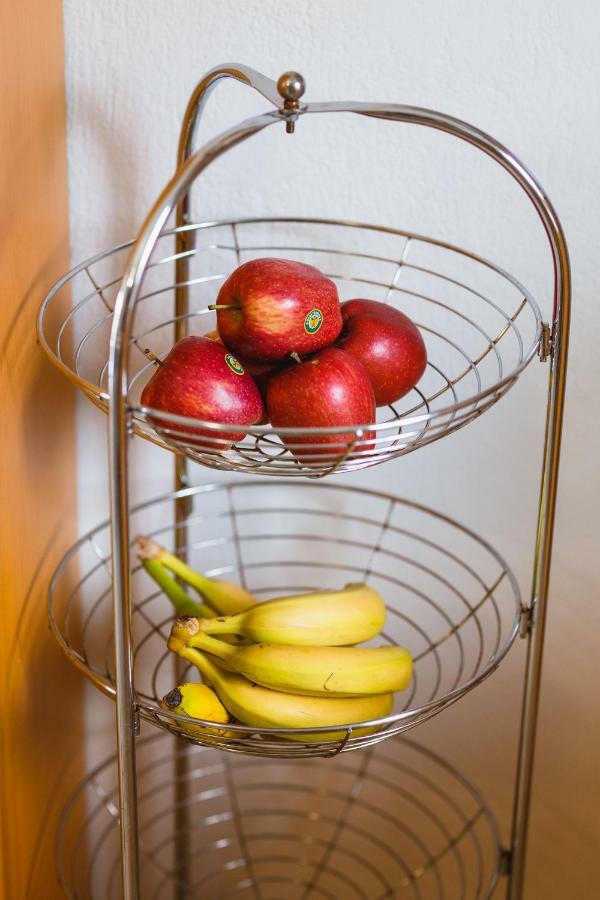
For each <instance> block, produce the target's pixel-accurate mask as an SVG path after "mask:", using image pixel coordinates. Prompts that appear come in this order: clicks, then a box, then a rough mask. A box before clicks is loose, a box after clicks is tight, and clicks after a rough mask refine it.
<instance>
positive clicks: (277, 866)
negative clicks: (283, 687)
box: [57, 735, 500, 900]
mask: <svg viewBox="0 0 600 900" xmlns="http://www.w3.org/2000/svg"><path fill="white" fill-rule="evenodd" d="M184 752H185V751H184V748H183V746H182V745H181V743H179V742H177V741H176V740H175V739H173V738H171V737H169V736H166V735H158V736H154V737H153V738H151V739H143V740H141V741H140V742H139V746H138V780H139V836H140V856H141V861H142V885H141V894H140V896H141V897H142V898H143V900H171V898H173V900H174V898H175V897H182V898H183V897H186V898H196V897H197V898H211V900H224V898H226V897H239V898H248V900H255V898H261V900H341V898H343V900H383V898H386V897H388V898H390V897H406V898H413V900H427V898H432V900H433V898H435V900H443V898H449V900H450V898H452V900H458V898H461V900H482V898H487V897H490V896H491V894H492V892H493V889H494V886H495V884H496V881H497V877H498V869H499V861H500V846H499V839H498V829H497V826H496V823H495V820H494V818H493V816H492V814H491V812H490V810H489V809H488V807H487V806H486V804H485V802H484V800H483V798H482V796H481V794H480V793H479V792H478V791H477V790H476V789H475V788H474V787H472V786H471V785H470V784H469V783H468V782H467V781H466V780H465V778H464V777H463V776H462V775H461V774H460V773H459V772H458V771H457V770H456V769H455V768H453V767H452V766H451V765H449V764H448V763H447V762H445V761H444V760H442V759H441V758H440V757H439V756H436V755H435V754H433V753H432V752H431V751H429V750H427V749H425V748H424V747H422V746H420V745H419V744H416V743H414V742H413V741H412V740H407V739H405V738H401V739H398V740H395V741H393V742H389V743H387V744H385V745H380V746H378V747H377V748H374V749H373V750H372V751H366V752H364V753H361V754H353V755H352V756H351V757H348V756H344V757H338V759H337V760H335V761H331V762H329V763H324V762H319V761H314V762H312V763H311V764H308V765H300V764H298V763H293V762H290V761H281V762H276V761H273V762H272V763H271V764H270V765H269V769H268V773H267V772H266V771H265V768H264V765H262V764H261V763H260V761H257V760H252V759H249V758H247V757H231V756H228V755H227V754H225V755H224V754H221V753H219V752H218V750H215V749H209V748H196V749H195V750H194V751H192V752H190V753H189V754H187V756H184ZM178 765H183V766H185V769H184V774H183V775H182V776H180V778H179V781H178V783H176V775H175V772H176V771H177V767H178ZM178 812H179V814H180V820H181V813H182V812H183V813H184V820H185V823H186V825H185V831H183V832H181V831H178V830H177V827H176V826H177V821H178V820H177V818H176V816H177V813H178ZM57 858H58V867H59V873H60V880H61V883H62V885H63V888H64V889H65V891H66V894H67V896H68V897H70V898H71V900H114V898H115V897H117V896H119V872H120V843H119V828H118V789H117V766H116V762H115V758H114V757H111V758H110V759H109V760H107V761H106V762H105V763H103V764H102V765H100V766H98V767H97V768H96V769H95V770H94V771H93V772H92V773H91V774H90V775H89V776H88V777H87V778H86V779H85V781H84V782H83V783H82V784H81V785H80V787H79V788H78V790H77V791H76V792H75V793H74V795H73V796H72V797H71V799H70V800H69V802H68V804H67V806H66V808H65V810H64V813H63V817H62V820H61V825H60V829H59V833H58V840H57Z"/></svg>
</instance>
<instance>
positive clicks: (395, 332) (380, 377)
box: [336, 300, 427, 406]
mask: <svg viewBox="0 0 600 900" xmlns="http://www.w3.org/2000/svg"><path fill="white" fill-rule="evenodd" d="M342 318H343V320H344V326H343V329H342V333H341V335H340V337H339V338H338V340H337V341H336V347H339V348H340V349H341V350H344V351H345V352H346V353H350V354H352V356H354V357H355V358H356V359H358V360H360V362H361V363H362V364H363V366H364V367H365V369H366V370H367V374H368V375H369V378H370V379H371V383H372V385H373V389H374V391H375V401H376V403H377V406H386V405H387V404H388V403H393V402H394V401H395V400H399V399H400V397H403V396H404V395H405V394H408V392H409V391H410V390H411V389H412V388H413V387H414V386H415V384H416V383H417V382H418V381H419V379H420V378H421V376H422V374H423V372H424V371H425V365H426V363H427V352H426V350H425V343H424V341H423V338H422V337H421V332H420V331H419V329H418V328H417V326H416V325H415V324H414V322H412V321H411V320H410V319H409V318H408V316H405V315H404V313H402V312H400V310H399V309H395V308H394V307H393V306H387V305H386V304H385V303H378V302H377V300H347V301H346V302H345V303H342Z"/></svg>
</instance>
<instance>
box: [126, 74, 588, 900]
mask: <svg viewBox="0 0 600 900" xmlns="http://www.w3.org/2000/svg"><path fill="white" fill-rule="evenodd" d="M222 78H233V79H235V80H237V81H241V82H243V83H244V84H247V85H248V86H250V87H252V88H254V89H255V90H256V91H258V92H259V93H260V94H262V95H263V96H264V97H265V98H266V99H267V100H268V101H269V102H270V103H271V104H272V105H273V107H274V109H273V110H272V111H270V112H267V113H264V114H262V115H260V116H256V117H253V118H251V119H247V120H246V121H244V122H242V123H241V124H239V125H236V126H234V127H233V128H231V129H229V130H228V131H226V132H224V133H223V134H221V135H219V136H218V137H217V138H215V139H213V140H212V141H210V142H209V143H208V144H206V145H205V146H204V147H203V148H202V149H200V150H199V151H197V152H195V153H193V152H192V145H193V143H194V138H195V136H196V132H197V128H198V123H199V120H200V116H201V113H202V110H203V108H204V105H205V103H206V100H207V98H208V96H209V94H210V92H211V90H212V89H213V88H214V87H215V85H216V83H217V81H219V80H220V79H222ZM303 91H304V85H303V81H302V78H301V77H300V76H298V75H297V74H296V73H286V74H285V75H283V76H282V77H281V78H280V79H279V81H278V83H277V84H276V83H275V82H274V81H271V80H270V79H268V78H266V77H265V76H264V75H261V74H260V73H258V72H256V71H254V70H253V69H250V68H248V67H245V66H239V65H227V66H223V67H218V68H216V69H213V70H212V71H210V72H209V73H208V74H207V75H206V76H205V77H204V78H203V79H202V81H201V82H200V83H199V84H198V86H197V88H196V90H195V91H194V93H193V95H192V97H191V99H190V102H189V105H188V108H187V110H186V114H185V117H184V121H183V127H182V130H181V138H180V142H179V152H178V160H177V162H178V166H177V171H176V173H175V175H174V177H173V179H172V180H171V181H170V182H169V184H168V185H167V187H166V188H165V190H164V191H163V193H162V194H161V195H160V197H159V198H158V200H157V201H156V203H155V205H154V207H153V209H152V211H151V212H150V214H149V216H148V218H147V219H146V221H145V223H144V225H143V226H142V229H141V230H140V233H139V236H138V239H137V241H136V243H135V244H134V246H133V248H132V251H131V254H130V257H129V260H128V264H127V268H126V271H125V275H124V277H123V281H122V284H121V288H120V291H119V294H118V298H117V303H116V306H115V310H114V320H113V328H112V333H111V340H110V361H109V379H108V380H109V394H110V401H109V450H110V499H111V513H112V558H113V585H114V620H115V657H116V681H117V688H118V690H117V748H118V752H117V759H118V769H119V792H120V808H121V842H122V879H123V896H124V898H125V900H136V898H138V897H139V859H138V846H137V805H136V772H135V737H136V734H137V732H138V730H139V725H138V714H137V709H136V702H135V693H134V688H133V668H132V635H131V604H130V592H129V572H130V558H129V497H128V465H129V464H128V453H127V440H128V435H129V432H130V426H131V423H130V418H129V413H128V408H127V389H128V384H127V362H128V350H129V339H130V336H131V327H132V313H133V309H134V306H135V303H136V299H137V297H138V293H139V289H140V286H141V283H142V279H143V276H144V271H145V268H146V265H147V263H148V261H149V259H150V256H151V254H152V251H153V249H154V246H155V244H156V241H157V240H158V238H159V236H160V234H161V231H162V229H163V227H164V225H165V223H166V222H167V220H168V218H169V216H170V215H171V213H172V212H173V211H174V210H177V224H178V225H185V224H187V223H188V221H189V199H188V196H189V194H188V192H189V189H190V187H191V185H192V184H193V182H194V181H195V179H196V178H197V177H198V176H199V175H200V173H201V172H202V171H203V170H204V169H206V168H207V167H208V166H209V165H210V164H211V163H212V162H213V161H214V160H215V159H217V158H218V157H219V156H220V155H222V154H223V153H225V152H226V151H227V150H228V149H229V148H230V147H233V146H235V145H236V144H239V143H242V142H243V141H245V140H247V139H248V138H249V137H250V136H252V135H254V134H256V133H258V132H259V131H262V130H263V129H264V128H266V127H267V126H270V125H274V124H276V123H284V124H285V126H286V130H287V131H288V132H290V133H291V132H293V130H294V126H295V123H296V121H297V120H298V118H299V117H301V116H304V115H308V114H312V113H337V112H346V113H355V114H358V115H362V116H369V117H374V118H379V119H387V120H391V121H395V122H405V123H412V124H416V125H422V126H425V127H428V128H435V129H438V130H440V131H444V132H446V133H448V134H451V135H454V136H455V137H457V138H460V139H461V140H464V141H467V142H468V143H470V144H472V145H473V146H475V147H476V148H477V149H478V150H481V151H482V152H483V153H486V154H487V155H488V156H490V157H491V158H492V159H493V160H495V161H496V162H497V163H498V164H499V165H501V166H502V167H503V168H504V169H506V170H507V172H508V173H509V174H510V175H511V176H512V177H513V178H514V179H515V180H516V181H517V183H518V184H519V185H520V186H521V188H522V189H523V191H524V192H525V193H526V195H527V196H528V197H529V199H530V201H531V202H532V204H533V206H534V208H535V209H536V211H537V213H538V215H539V217H540V219H541V221H542V224H543V226H544V228H545V231H546V234H547V236H548V240H549V243H550V249H551V252H552V258H553V264H554V274H555V289H554V310H553V317H552V326H551V329H544V331H543V334H542V346H541V357H542V359H548V360H549V389H548V404H547V420H546V435H545V447H544V457H543V466H542V478H541V489H540V498H539V511H538V527H537V539H536V545H535V560H534V567H533V582H532V589H531V599H530V602H529V605H528V606H527V607H526V608H525V609H524V610H523V622H524V627H523V637H524V638H525V639H526V640H527V670H526V676H525V683H524V693H523V706H522V715H521V734H520V741H519V755H518V766H517V773H516V788H515V796H514V812H513V823H512V837H511V847H510V850H509V851H508V857H507V874H508V891H507V896H508V898H509V900H518V898H521V897H522V894H523V881H524V870H525V856H526V840H527V826H528V817H529V808H530V800H531V783H532V772H533V763H534V751H535V735H536V725H537V714H538V706H539V693H540V680H541V670H542V654H543V642H544V628H545V621H546V610H547V601H548V585H549V577H550V563H551V551H552V538H553V530H554V516H555V506H556V494H557V482H558V465H559V454H560V442H561V430H562V419H563V407H564V395H565V375H566V365H567V347H568V334H569V314H570V296H571V289H570V274H569V259H568V253H567V247H566V243H565V238H564V235H563V231H562V228H561V225H560V222H559V220H558V217H557V215H556V213H555V211H554V209H553V207H552V204H551V203H550V201H549V199H548V197H547V196H546V194H545V193H544V191H543V189H542V187H541V186H540V185H539V183H538V182H537V181H536V179H535V178H534V177H533V175H532V174H531V173H530V172H529V171H528V170H527V169H526V168H525V166H524V165H523V164H522V163H520V162H519V160H518V159H517V158H516V157H515V156H513V154H512V153H510V152H509V150H507V149H506V148H505V147H503V146H502V145H501V144H499V143H498V142H497V141H495V140H494V139H493V138H491V137H490V136H489V135H487V134H485V133H484V132H482V131H479V130H478V129H477V128H474V127H473V126H471V125H469V124H467V123H465V122H462V121H460V120H458V119H455V118H451V117H449V116H445V115H443V114H441V113H438V112H434V111H431V110H427V109H421V108H417V107H411V106H404V105H397V104H386V103H384V104H381V103H346V102H339V103H311V104H307V105H304V104H302V103H301V99H300V98H301V97H302V94H303ZM188 240H190V238H189V237H188V233H187V232H185V231H184V232H180V233H178V235H177V250H178V252H181V251H184V250H185V249H187V247H188V243H187V242H188ZM176 265H177V270H176V271H177V284H178V285H179V287H178V288H177V294H176V307H177V309H176V315H178V316H180V315H183V314H184V313H185V312H186V310H187V288H186V287H185V283H186V281H187V273H188V260H187V258H186V257H185V256H183V257H180V258H178V259H177V263H176ZM184 333H185V319H182V318H180V319H178V320H177V326H176V335H175V336H176V338H177V339H179V338H180V337H182V336H183V334H184ZM185 483H186V463H185V460H184V459H183V458H178V459H177V463H176V477H175V486H176V488H179V487H181V486H182V485H184V484H185ZM184 502H185V501H179V502H178V504H177V507H176V517H177V520H178V521H179V522H181V521H182V520H183V519H184V518H185V512H186V510H185V508H184V506H183V503H184Z"/></svg>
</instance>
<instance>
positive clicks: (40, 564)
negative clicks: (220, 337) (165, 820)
mask: <svg viewBox="0 0 600 900" xmlns="http://www.w3.org/2000/svg"><path fill="white" fill-rule="evenodd" d="M0 83H2V85H3V89H2V115H1V116H0V148H2V149H1V151H0V197H1V198H2V205H1V206H0V341H1V350H0V383H1V396H2V401H3V402H2V435H1V437H0V448H1V450H0V454H1V465H0V503H1V508H0V573H1V576H2V581H1V585H2V587H1V602H2V642H1V649H0V685H1V687H0V698H1V700H0V702H1V709H0V716H1V722H2V727H1V729H0V803H1V806H0V817H1V819H2V827H1V829H0V830H1V832H2V851H1V853H0V869H1V873H0V874H1V877H0V896H1V897H2V898H3V900H17V898H32V900H35V898H40V900H41V898H44V900H54V898H59V897H62V896H63V894H62V891H61V890H60V888H59V886H58V883H57V878H56V874H55V872H56V869H55V864H54V828H55V825H56V816H57V812H58V810H59V809H60V806H61V804H62V801H63V799H64V796H65V792H66V790H67V789H68V788H69V787H72V785H73V782H74V781H75V780H77V779H79V778H80V777H81V774H82V770H81V755H80V748H81V717H82V709H81V702H82V697H83V691H82V684H81V679H80V677H79V676H78V675H77V673H76V672H75V671H74V670H73V669H72V667H71V666H70V665H69V663H68V662H67V661H66V660H65V659H64V658H63V656H62V654H61V653H60V651H59V650H58V648H57V646H56V645H55V643H54V641H53V639H52V638H51V636H50V632H49V630H48V625H47V618H46V590H47V585H48V580H49V577H50V575H51V573H52V569H53V567H54V566H55V564H56V562H57V560H58V559H59V557H60V555H61V553H62V551H63V550H64V549H66V547H67V545H68V543H70V542H72V540H73V537H74V534H75V486H74V475H75V452H74V451H75V440H74V396H73V389H72V388H71V387H70V385H69V384H68V383H67V382H66V381H65V380H64V379H63V378H62V377H60V376H59V375H58V373H56V372H55V371H54V370H53V369H52V367H51V366H50V364H49V363H48V362H47V361H46V359H45V357H44V354H43V353H42V351H41V350H40V348H39V347H38V346H37V344H36V338H35V314H36V311H37V307H38V305H39V302H40V300H41V298H42V297H43V295H44V292H45V291H46V290H47V288H48V287H49V285H50V284H51V283H52V281H53V280H54V279H55V278H56V277H57V276H58V275H59V274H60V273H61V272H63V271H65V270H66V269H67V268H68V262H69V241H68V209H67V172H66V142H65V103H64V78H63V34H62V4H61V2H60V0H21V2H19V3H2V4H0Z"/></svg>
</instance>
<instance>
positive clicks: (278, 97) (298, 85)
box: [177, 63, 304, 169]
mask: <svg viewBox="0 0 600 900" xmlns="http://www.w3.org/2000/svg"><path fill="white" fill-rule="evenodd" d="M223 78H233V79H234V80H235V81H240V82H242V84H247V85H248V87H251V88H253V89H254V90H255V91H257V92H258V93H259V94H262V96H263V97H264V98H265V99H266V100H268V101H269V103H272V104H273V106H275V107H277V108H280V109H281V111H282V113H284V114H285V113H286V112H288V114H289V115H290V116H292V115H293V114H294V111H296V115H297V113H298V110H299V108H300V107H299V101H300V97H301V96H302V95H303V93H304V79H303V78H302V76H301V75H300V74H299V73H298V72H284V73H283V75H281V76H280V77H279V79H278V80H277V81H276V82H275V81H273V79H272V78H267V76H266V75H263V74H262V72H257V71H256V69H252V68H251V67H250V66H243V65H241V64H239V63H225V64H224V65H222V66H216V67H215V68H214V69H211V70H210V71H209V72H207V73H206V75H204V76H203V78H202V79H201V80H200V81H199V82H198V84H197V85H196V87H195V89H194V92H193V93H192V95H191V97H190V99H189V101H188V105H187V107H186V110H185V113H184V116H183V122H182V124H181V131H180V132H179V144H178V148H177V168H178V169H179V168H180V167H181V166H182V165H183V164H184V163H185V161H186V160H187V159H188V158H189V157H190V156H191V155H192V149H193V145H194V141H195V138H196V134H197V131H198V124H199V122H200V119H201V117H202V113H203V112H204V107H205V106H206V103H207V100H208V98H209V97H210V95H211V93H212V92H213V90H214V88H215V87H216V84H217V82H218V81H220V80H221V79H223Z"/></svg>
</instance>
